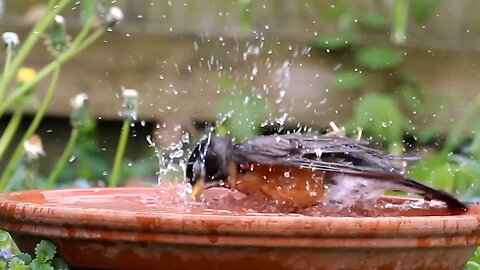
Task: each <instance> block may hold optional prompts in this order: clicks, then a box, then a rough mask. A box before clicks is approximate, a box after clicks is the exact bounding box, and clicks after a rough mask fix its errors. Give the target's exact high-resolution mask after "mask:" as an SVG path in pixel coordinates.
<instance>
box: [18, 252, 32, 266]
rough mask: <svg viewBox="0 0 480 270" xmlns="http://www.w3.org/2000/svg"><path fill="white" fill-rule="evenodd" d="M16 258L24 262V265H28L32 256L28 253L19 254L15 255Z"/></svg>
mask: <svg viewBox="0 0 480 270" xmlns="http://www.w3.org/2000/svg"><path fill="white" fill-rule="evenodd" d="M17 258H19V259H20V260H22V261H24V262H25V264H30V263H31V262H32V256H30V254H28V253H20V254H18V255H17Z"/></svg>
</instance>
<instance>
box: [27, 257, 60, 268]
mask: <svg viewBox="0 0 480 270" xmlns="http://www.w3.org/2000/svg"><path fill="white" fill-rule="evenodd" d="M30 267H31V269H32V270H55V269H54V268H53V267H52V266H51V265H50V263H44V262H42V261H41V260H39V259H38V258H36V259H33V261H32V263H31V264H30Z"/></svg>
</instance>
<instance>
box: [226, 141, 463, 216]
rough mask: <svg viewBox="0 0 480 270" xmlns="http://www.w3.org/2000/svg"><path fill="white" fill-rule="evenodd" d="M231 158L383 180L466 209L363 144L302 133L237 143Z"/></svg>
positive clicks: (242, 161)
mask: <svg viewBox="0 0 480 270" xmlns="http://www.w3.org/2000/svg"><path fill="white" fill-rule="evenodd" d="M233 157H234V160H235V161H236V162H237V163H240V164H242V163H250V164H255V163H260V164H278V165H286V166H297V167H300V168H309V169H312V170H323V171H327V172H337V173H343V174H351V175H354V176H360V177H364V178H370V179H372V180H373V179H377V180H386V181H387V182H389V183H390V184H391V186H392V188H393V189H395V190H400V191H406V192H413V193H417V194H420V195H422V196H424V197H425V198H428V199H437V200H441V201H444V202H446V203H447V205H448V206H449V207H451V208H452V209H457V210H458V209H460V210H461V211H462V212H463V211H465V210H466V209H468V207H467V206H466V205H465V204H463V203H462V202H460V201H458V200H457V199H456V198H455V197H453V196H452V195H450V194H448V193H446V192H444V191H441V190H436V189H433V188H431V187H429V186H426V185H424V184H422V183H420V182H417V181H415V180H413V179H410V178H407V177H405V176H404V175H403V174H401V172H400V169H399V168H398V167H397V166H395V164H394V162H393V161H394V160H397V159H398V158H396V157H392V156H389V155H386V154H384V153H382V152H381V151H378V150H375V149H372V148H369V147H368V146H367V143H366V142H364V141H357V140H354V139H350V138H344V137H329V136H328V137H327V136H307V135H301V134H287V135H272V136H261V137H255V138H252V139H248V140H245V141H243V142H242V143H240V144H237V145H236V146H235V150H234V151H233Z"/></svg>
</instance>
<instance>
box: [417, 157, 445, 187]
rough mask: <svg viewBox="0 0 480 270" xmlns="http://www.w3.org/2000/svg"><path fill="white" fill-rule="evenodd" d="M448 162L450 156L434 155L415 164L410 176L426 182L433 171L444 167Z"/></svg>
mask: <svg viewBox="0 0 480 270" xmlns="http://www.w3.org/2000/svg"><path fill="white" fill-rule="evenodd" d="M447 162H448V155H443V154H437V155H433V156H430V157H428V158H425V159H422V160H420V161H419V162H417V163H416V164H414V165H413V166H412V167H411V168H410V170H409V173H408V175H409V176H410V177H412V178H414V179H418V180H423V181H426V180H427V179H428V178H429V177H430V175H431V173H432V171H433V170H435V169H437V168H438V167H443V166H444V165H445V164H446V163H447Z"/></svg>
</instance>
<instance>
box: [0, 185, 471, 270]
mask: <svg viewBox="0 0 480 270" xmlns="http://www.w3.org/2000/svg"><path fill="white" fill-rule="evenodd" d="M188 195H189V194H188V193H187V192H186V191H185V188H184V186H182V185H177V184H169V183H164V184H161V185H160V186H159V187H155V188H145V187H138V188H136V187H135V188H134V187H125V188H92V189H64V190H30V191H24V192H14V193H10V194H5V195H1V196H0V227H1V228H2V229H5V230H7V231H9V232H10V233H11V234H12V236H13V238H14V240H15V241H16V242H17V244H18V245H19V247H20V249H22V250H24V251H29V252H31V251H33V248H34V246H35V244H36V243H38V242H39V241H40V240H41V239H49V240H51V241H53V242H54V243H55V244H56V246H57V249H58V252H59V256H60V257H62V258H63V259H64V260H65V261H66V262H67V263H68V264H69V265H70V267H71V268H73V269H208V270H212V269H229V270H234V269H275V270H281V269H298V270H301V269H323V270H335V269H343V270H345V269H379V270H380V269H381V270H389V269H392V270H393V269H396V270H401V269H417V270H420V269H422V270H434V269H435V270H454V269H461V268H462V266H463V265H464V264H465V263H466V261H467V260H468V258H469V257H470V256H471V255H472V254H473V253H474V251H475V249H476V247H477V245H478V244H479V242H480V241H479V238H478V236H479V231H480V229H479V227H480V222H479V220H480V207H479V206H477V205H472V206H471V207H470V210H469V211H468V212H467V213H464V214H461V215H457V214H453V213H449V212H448V210H447V209H446V208H445V207H443V205H441V204H434V203H431V204H429V205H428V206H425V205H426V203H423V201H421V200H417V199H410V198H401V197H384V198H382V199H381V201H380V202H379V203H378V205H379V206H378V207H375V208H374V209H371V210H370V211H366V210H362V209H356V210H355V209H353V210H351V211H349V212H348V213H347V214H348V215H350V216H348V217H344V216H343V217H341V215H344V214H345V213H339V212H332V213H326V214H325V213H324V214H322V215H324V216H321V215H318V214H315V213H318V212H315V211H313V210H315V209H310V210H309V211H310V212H309V211H307V212H305V213H304V214H281V213H279V212H280V209H279V207H278V206H275V205H269V206H268V205H267V206H261V204H259V202H258V201H255V200H253V201H249V198H245V197H243V196H241V195H240V194H237V193H234V192H230V191H227V190H225V189H212V190H207V191H206V193H205V198H204V199H205V201H206V202H194V201H193V200H192V199H190V198H189V196H188ZM405 203H407V204H410V205H413V206H414V207H401V206H399V205H400V204H405ZM256 207H257V208H258V209H256V210H255V211H253V210H248V209H249V208H253V209H254V208H256ZM222 208H223V209H222ZM226 209H228V210H226ZM257 210H258V211H257ZM317 210H318V209H317ZM332 214H333V215H336V216H331V215H332Z"/></svg>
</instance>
